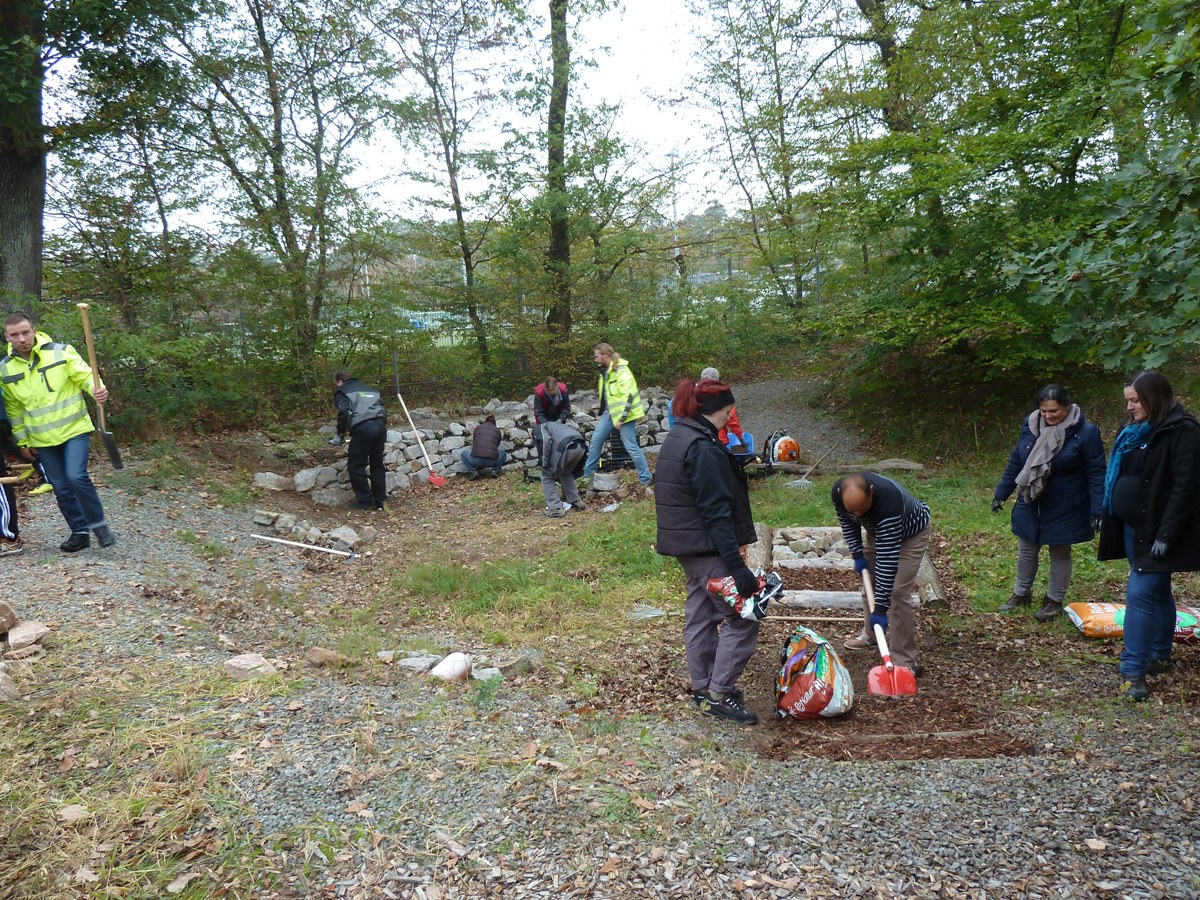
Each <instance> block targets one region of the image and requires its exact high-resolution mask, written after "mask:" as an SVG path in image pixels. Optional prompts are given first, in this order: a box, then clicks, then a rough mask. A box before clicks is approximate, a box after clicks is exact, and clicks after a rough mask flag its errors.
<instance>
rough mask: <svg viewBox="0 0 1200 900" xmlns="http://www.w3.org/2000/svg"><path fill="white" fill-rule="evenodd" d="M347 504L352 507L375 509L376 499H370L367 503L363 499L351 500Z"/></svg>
mask: <svg viewBox="0 0 1200 900" xmlns="http://www.w3.org/2000/svg"><path fill="white" fill-rule="evenodd" d="M346 505H347V506H349V507H350V508H351V509H374V508H375V501H374V500H368V501H367V502H366V503H364V502H363V501H361V500H351V501H350V502H349V503H347V504H346Z"/></svg>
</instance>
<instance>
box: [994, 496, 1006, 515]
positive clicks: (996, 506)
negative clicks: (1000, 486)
mask: <svg viewBox="0 0 1200 900" xmlns="http://www.w3.org/2000/svg"><path fill="white" fill-rule="evenodd" d="M1002 509H1004V501H1003V500H1001V499H1000V498H999V497H993V498H992V512H994V513H997V512H1000V510H1002Z"/></svg>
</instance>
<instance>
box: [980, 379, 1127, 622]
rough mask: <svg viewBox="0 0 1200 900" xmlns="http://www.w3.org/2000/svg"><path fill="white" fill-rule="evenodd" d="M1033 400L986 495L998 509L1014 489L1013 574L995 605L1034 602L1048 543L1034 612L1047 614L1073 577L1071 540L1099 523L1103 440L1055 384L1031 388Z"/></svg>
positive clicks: (1083, 538) (1044, 617) (1050, 616)
mask: <svg viewBox="0 0 1200 900" xmlns="http://www.w3.org/2000/svg"><path fill="white" fill-rule="evenodd" d="M1037 404H1038V408H1037V409H1035V410H1034V411H1033V412H1031V413H1030V414H1029V416H1028V417H1027V418H1026V419H1025V422H1024V423H1023V424H1022V425H1021V436H1020V437H1019V438H1018V439H1017V445H1016V446H1015V447H1013V451H1012V453H1011V454H1010V455H1009V457H1008V465H1007V466H1006V467H1005V469H1004V474H1003V475H1001V476H1000V483H999V484H997V485H996V490H995V492H994V493H993V496H992V512H999V511H1000V508H1001V507H1002V506H1003V505H1004V501H1005V500H1007V499H1008V498H1009V497H1010V496H1011V495H1012V492H1013V491H1014V490H1016V491H1017V492H1018V493H1017V503H1016V505H1015V506H1014V507H1013V511H1012V532H1013V534H1015V535H1016V536H1017V578H1016V581H1015V583H1014V584H1013V592H1012V596H1011V597H1010V598H1009V599H1008V600H1007V601H1005V603H1004V605H1002V606H1001V607H1000V612H1008V611H1009V610H1013V609H1017V608H1018V607H1022V606H1028V605H1029V604H1030V603H1032V602H1033V580H1034V578H1036V577H1037V572H1038V556H1039V555H1040V554H1041V550H1042V546H1043V545H1045V546H1046V547H1048V548H1049V554H1050V579H1049V584H1048V585H1047V587H1046V599H1045V600H1043V601H1042V605H1041V607H1040V608H1039V609H1038V611H1037V612H1035V613H1034V618H1036V619H1037V620H1038V621H1039V622H1050V621H1053V620H1054V619H1057V618H1058V617H1059V615H1060V614H1061V613H1062V609H1063V603H1064V602H1065V599H1066V596H1067V588H1068V587H1070V585H1071V568H1072V565H1071V545H1072V544H1082V543H1085V542H1087V541H1090V540H1091V539H1092V538H1093V537H1095V535H1096V532H1098V531H1099V530H1100V505H1101V503H1102V502H1103V500H1104V442H1103V441H1102V440H1100V429H1099V428H1097V427H1096V426H1095V425H1093V424H1092V423H1091V422H1088V421H1087V420H1086V419H1085V418H1084V415H1083V410H1081V409H1080V408H1079V407H1078V406H1076V405H1075V404H1074V403H1072V402H1071V397H1070V395H1068V394H1067V392H1066V391H1065V390H1064V389H1063V388H1062V387H1061V386H1059V385H1057V384H1050V385H1047V386H1046V387H1044V388H1042V389H1041V391H1039V392H1038V395H1037Z"/></svg>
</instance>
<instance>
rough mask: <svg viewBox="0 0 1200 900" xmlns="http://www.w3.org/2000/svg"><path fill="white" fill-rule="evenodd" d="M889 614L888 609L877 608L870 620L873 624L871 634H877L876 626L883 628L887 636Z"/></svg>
mask: <svg viewBox="0 0 1200 900" xmlns="http://www.w3.org/2000/svg"><path fill="white" fill-rule="evenodd" d="M887 614H888V611H887V607H884V606H877V607H875V612H873V613H871V618H870V620H869V621H870V624H871V634H874V633H875V626H876V625H878V626H879V627H880V628H882V629H883V631H884V633H885V634H886V633H887V627H888V618H887Z"/></svg>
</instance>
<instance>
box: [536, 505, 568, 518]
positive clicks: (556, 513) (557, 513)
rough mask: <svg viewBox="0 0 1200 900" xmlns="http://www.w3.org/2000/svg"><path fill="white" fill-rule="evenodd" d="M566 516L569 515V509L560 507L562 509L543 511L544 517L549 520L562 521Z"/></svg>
mask: <svg viewBox="0 0 1200 900" xmlns="http://www.w3.org/2000/svg"><path fill="white" fill-rule="evenodd" d="M566 514H567V508H566V507H565V506H560V507H558V509H543V510H542V515H543V516H545V517H546V518H547V519H561V518H562V517H563V516H565V515H566Z"/></svg>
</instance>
